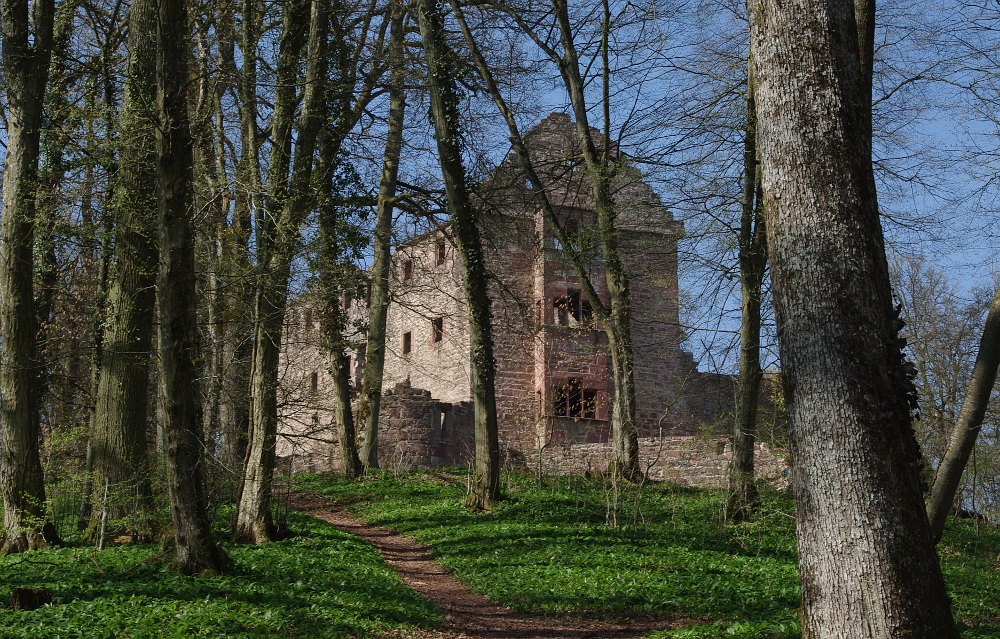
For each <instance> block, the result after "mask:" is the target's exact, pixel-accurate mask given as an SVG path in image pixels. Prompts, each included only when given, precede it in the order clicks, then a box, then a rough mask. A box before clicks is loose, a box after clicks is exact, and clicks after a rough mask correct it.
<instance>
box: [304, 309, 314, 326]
mask: <svg viewBox="0 0 1000 639" xmlns="http://www.w3.org/2000/svg"><path fill="white" fill-rule="evenodd" d="M302 326H303V327H304V330H307V331H311V330H312V328H313V310H312V308H308V307H307V308H306V309H305V310H303V311H302Z"/></svg>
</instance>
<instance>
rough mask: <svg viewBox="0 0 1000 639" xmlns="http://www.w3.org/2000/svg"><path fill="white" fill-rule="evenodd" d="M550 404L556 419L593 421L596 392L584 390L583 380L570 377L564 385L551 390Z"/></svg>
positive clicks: (595, 411) (595, 412) (595, 409)
mask: <svg viewBox="0 0 1000 639" xmlns="http://www.w3.org/2000/svg"><path fill="white" fill-rule="evenodd" d="M552 404H553V405H552V412H553V413H554V414H555V415H556V416H557V417H583V418H586V419H594V418H595V417H596V416H597V391H595V390H590V389H585V388H584V387H583V379H581V378H579V377H570V378H569V381H567V383H566V384H565V385H563V386H557V387H556V388H554V389H553V391H552Z"/></svg>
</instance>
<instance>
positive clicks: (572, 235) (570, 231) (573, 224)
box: [563, 218, 580, 240]
mask: <svg viewBox="0 0 1000 639" xmlns="http://www.w3.org/2000/svg"><path fill="white" fill-rule="evenodd" d="M563 231H565V233H566V237H568V238H569V239H570V240H573V239H576V234H577V233H578V232H579V231H580V224H579V223H578V222H577V221H576V219H574V218H570V219H568V220H566V224H565V225H563Z"/></svg>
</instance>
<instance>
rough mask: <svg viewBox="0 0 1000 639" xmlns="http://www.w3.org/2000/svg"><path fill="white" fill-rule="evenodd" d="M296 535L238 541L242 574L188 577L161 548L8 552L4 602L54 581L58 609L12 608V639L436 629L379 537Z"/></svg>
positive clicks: (0, 615)
mask: <svg viewBox="0 0 1000 639" xmlns="http://www.w3.org/2000/svg"><path fill="white" fill-rule="evenodd" d="M290 523H291V526H292V531H293V533H294V536H293V537H290V538H288V539H285V540H283V541H278V542H274V543H270V544H265V545H262V546H257V547H251V546H231V547H228V548H227V549H228V550H229V552H230V554H231V555H232V558H233V570H232V572H231V573H230V574H227V575H225V576H221V577H214V578H209V579H200V578H193V577H181V576H178V575H175V574H173V573H172V572H170V570H169V566H168V565H167V564H168V561H169V559H170V557H169V556H164V557H162V558H160V559H155V560H153V561H149V560H150V558H152V557H156V555H157V554H158V550H157V548H156V547H155V546H115V547H111V548H108V549H106V550H104V551H101V552H95V551H93V550H92V549H91V548H84V547H77V548H58V549H53V550H47V551H43V552H35V553H28V554H25V555H20V556H11V557H4V558H0V600H4V601H6V600H7V599H9V597H10V592H11V588H13V587H35V588H45V589H48V590H50V591H51V592H52V597H53V604H54V605H51V606H45V607H43V608H41V609H39V610H35V611H31V612H13V611H11V610H7V609H3V610H0V636H2V637H4V638H7V637H10V638H15V637H24V638H29V637H31V638H34V637H53V638H55V637H60V638H62V637H87V638H98V637H108V638H118V637H150V638H152V637H192V636H200V637H261V638H263V637H349V636H358V637H360V636H377V634H378V633H379V631H380V630H381V629H390V628H398V629H406V628H411V627H414V626H419V627H433V626H435V625H436V624H437V613H436V612H435V610H434V608H433V606H432V605H431V604H430V603H429V602H427V601H426V600H424V599H422V598H421V597H419V596H418V595H416V593H414V592H413V591H411V590H410V589H409V588H407V587H406V586H404V585H403V583H402V582H401V581H400V579H399V578H398V577H397V575H396V574H395V573H394V572H393V571H392V569H391V568H389V567H388V566H387V565H386V564H385V563H384V562H383V561H382V560H381V558H379V556H378V554H377V552H376V551H375V550H374V549H373V548H372V547H371V546H369V545H368V544H366V543H364V542H361V541H359V540H358V539H357V538H355V537H353V536H352V535H349V534H347V533H342V532H339V531H337V530H335V529H334V528H332V527H331V526H329V525H327V524H323V523H321V522H318V521H316V520H315V519H313V518H311V517H307V516H304V515H297V514H292V515H291V519H290Z"/></svg>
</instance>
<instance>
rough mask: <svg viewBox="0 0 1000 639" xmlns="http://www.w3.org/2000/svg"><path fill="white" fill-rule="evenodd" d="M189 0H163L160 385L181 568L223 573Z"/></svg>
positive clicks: (177, 559)
mask: <svg viewBox="0 0 1000 639" xmlns="http://www.w3.org/2000/svg"><path fill="white" fill-rule="evenodd" d="M185 2H186V0H158V6H159V16H158V18H159V19H158V24H157V31H156V35H157V58H156V88H157V91H156V107H157V111H158V116H159V122H158V124H159V126H157V128H156V154H157V171H156V174H157V185H158V212H159V227H160V268H159V279H158V282H157V288H158V294H157V299H158V302H159V311H160V318H159V319H160V328H159V336H160V384H161V396H162V398H163V432H164V435H165V439H166V442H165V444H166V446H165V448H166V458H167V490H168V493H169V497H170V520H171V523H172V524H173V527H174V562H173V564H174V569H175V570H177V571H178V572H180V573H182V574H185V575H195V574H197V575H204V576H209V575H216V574H219V573H221V572H222V570H223V568H224V564H225V559H226V556H225V554H224V552H223V551H222V550H221V549H220V548H219V547H218V546H217V545H216V544H215V540H214V539H213V538H212V531H211V527H210V525H209V521H208V516H207V512H206V504H205V492H204V486H203V477H202V468H204V464H203V463H202V461H203V460H202V458H201V456H202V451H203V449H204V442H203V441H202V437H201V405H200V402H199V399H198V395H197V380H198V370H197V368H196V366H195V357H196V355H197V349H198V320H197V314H196V307H197V305H196V301H195V300H196V295H195V265H194V233H193V231H192V228H191V215H192V188H191V185H192V182H193V166H194V156H193V149H192V146H193V145H192V140H191V128H190V124H189V121H188V115H187V107H188V105H187V91H186V87H187V86H188V77H187V60H188V55H189V50H188V48H187V45H188V37H187V7H186V4H185Z"/></svg>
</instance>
